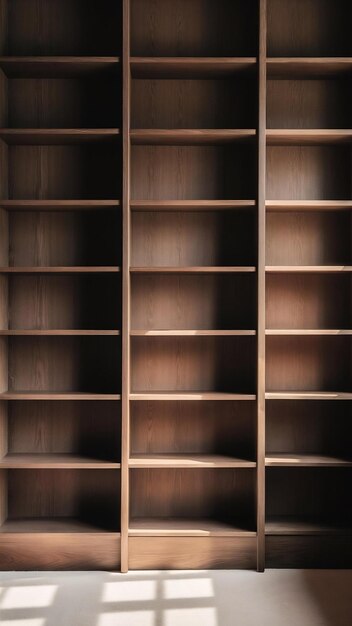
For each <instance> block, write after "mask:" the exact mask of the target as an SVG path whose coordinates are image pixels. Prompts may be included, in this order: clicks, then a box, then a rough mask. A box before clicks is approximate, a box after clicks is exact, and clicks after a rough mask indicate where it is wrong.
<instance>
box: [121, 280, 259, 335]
mask: <svg viewBox="0 0 352 626" xmlns="http://www.w3.org/2000/svg"><path fill="white" fill-rule="evenodd" d="M131 302H132V305H131V328H132V329H135V330H136V329H149V330H153V329H154V330H155V329H156V330H157V329H166V330H167V329H190V330H199V329H205V330H222V329H233V330H234V329H255V328H256V323H257V321H256V283H255V275H251V274H248V275H244V274H243V275H241V274H237V275H236V274H234V275H232V276H231V275H224V274H223V275H211V274H205V275H198V276H197V275H195V274H194V275H185V274H184V275H179V276H175V275H171V274H168V275H165V274H164V275H149V276H148V275H147V274H146V275H143V276H138V275H134V276H133V277H132V283H131Z"/></svg>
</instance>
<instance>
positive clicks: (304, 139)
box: [266, 128, 352, 146]
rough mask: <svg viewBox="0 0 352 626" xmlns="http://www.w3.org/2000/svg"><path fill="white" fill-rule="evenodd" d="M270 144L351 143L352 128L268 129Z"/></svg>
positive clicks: (268, 141) (315, 144) (314, 144)
mask: <svg viewBox="0 0 352 626" xmlns="http://www.w3.org/2000/svg"><path fill="white" fill-rule="evenodd" d="M266 137H267V143H268V145H269V146H290V145H293V146H301V145H309V146H319V145H325V144H327V145H330V144H350V143H351V141H352V130H350V129H343V130H342V129H335V130H331V129H302V128H297V129H276V128H275V129H273V128H270V129H268V130H267V131H266Z"/></svg>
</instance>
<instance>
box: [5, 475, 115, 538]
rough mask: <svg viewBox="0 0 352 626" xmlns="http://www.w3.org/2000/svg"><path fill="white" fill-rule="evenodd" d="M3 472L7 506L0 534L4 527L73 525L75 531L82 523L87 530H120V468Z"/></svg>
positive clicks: (7, 530)
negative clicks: (97, 504)
mask: <svg viewBox="0 0 352 626" xmlns="http://www.w3.org/2000/svg"><path fill="white" fill-rule="evenodd" d="M0 476H1V483H2V500H3V502H4V504H5V507H4V511H5V514H4V517H3V519H2V520H1V522H2V523H3V525H1V526H0V535H2V534H3V533H2V532H1V531H2V529H4V534H6V535H8V534H9V533H11V532H16V534H17V533H18V532H21V533H23V532H28V533H30V532H32V529H33V532H34V533H37V532H58V531H57V530H55V528H57V527H59V528H60V531H61V532H63V529H64V528H65V527H66V529H67V530H69V528H70V527H71V528H72V529H73V530H72V531H71V532H74V533H77V532H81V530H79V528H80V527H82V528H83V529H84V532H87V529H90V530H89V532H92V531H93V532H100V533H105V532H108V533H111V532H119V530H120V519H119V518H120V500H119V485H120V471H119V470H118V469H109V470H106V471H104V472H102V471H101V470H97V469H85V470H82V469H45V470H43V469H7V470H5V469H1V470H0ZM97 501H98V502H99V506H98V507H97V506H96V503H97ZM6 510H7V514H6ZM72 519H73V520H74V521H72ZM93 529H94V530H93Z"/></svg>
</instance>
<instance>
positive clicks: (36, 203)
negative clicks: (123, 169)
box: [0, 200, 120, 211]
mask: <svg viewBox="0 0 352 626" xmlns="http://www.w3.org/2000/svg"><path fill="white" fill-rule="evenodd" d="M119 206H120V201H119V200H0V208H2V209H6V210H7V211H95V210H113V209H117V208H118V207H119Z"/></svg>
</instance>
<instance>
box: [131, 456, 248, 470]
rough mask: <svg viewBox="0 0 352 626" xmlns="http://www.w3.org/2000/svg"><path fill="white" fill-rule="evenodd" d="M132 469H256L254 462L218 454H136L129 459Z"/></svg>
mask: <svg viewBox="0 0 352 626" xmlns="http://www.w3.org/2000/svg"><path fill="white" fill-rule="evenodd" d="M129 465H130V467H133V468H168V467H171V468H172V467H176V468H177V467H178V468H204V467H205V468H208V467H214V468H220V467H223V468H226V467H229V468H231V467H247V468H248V467H256V462H255V461H248V460H245V459H238V458H233V457H230V456H222V455H219V454H136V455H133V456H131V457H130V461H129Z"/></svg>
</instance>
